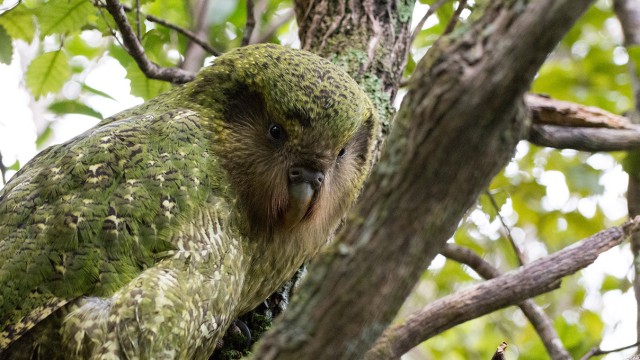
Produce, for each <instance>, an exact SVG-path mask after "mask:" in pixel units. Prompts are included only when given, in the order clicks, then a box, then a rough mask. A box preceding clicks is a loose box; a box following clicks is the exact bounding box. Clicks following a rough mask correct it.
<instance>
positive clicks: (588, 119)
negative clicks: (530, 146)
mask: <svg viewBox="0 0 640 360" xmlns="http://www.w3.org/2000/svg"><path fill="white" fill-rule="evenodd" d="M524 99H525V104H526V105H527V107H528V108H529V110H530V111H531V118H532V120H533V122H534V123H537V124H549V125H562V126H573V127H606V128H611V129H624V128H627V127H628V126H629V125H631V121H630V120H629V119H628V118H626V117H624V116H619V115H615V114H612V113H610V112H608V111H605V110H602V109H600V108H597V107H593V106H585V105H580V104H576V103H572V102H569V101H562V100H557V99H552V98H550V97H548V96H543V95H538V94H531V93H529V94H526V95H525V97H524Z"/></svg>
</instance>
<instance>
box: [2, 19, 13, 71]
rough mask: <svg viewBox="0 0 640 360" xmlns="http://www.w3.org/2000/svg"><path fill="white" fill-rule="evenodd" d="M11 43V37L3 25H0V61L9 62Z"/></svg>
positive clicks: (11, 52)
mask: <svg viewBox="0 0 640 360" xmlns="http://www.w3.org/2000/svg"><path fill="white" fill-rule="evenodd" d="M12 55H13V44H12V41H11V37H10V36H9V34H8V33H7V30H5V28H4V27H3V26H0V63H2V64H11V57H12Z"/></svg>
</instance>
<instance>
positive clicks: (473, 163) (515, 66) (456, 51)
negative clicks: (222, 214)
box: [256, 0, 592, 359]
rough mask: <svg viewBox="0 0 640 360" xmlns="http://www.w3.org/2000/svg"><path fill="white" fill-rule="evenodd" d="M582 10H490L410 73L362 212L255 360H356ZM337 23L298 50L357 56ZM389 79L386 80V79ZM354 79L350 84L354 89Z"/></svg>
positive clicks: (488, 169) (507, 6) (499, 152)
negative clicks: (336, 44)
mask: <svg viewBox="0 0 640 360" xmlns="http://www.w3.org/2000/svg"><path fill="white" fill-rule="evenodd" d="M591 2H592V1H591V0H564V1H559V0H538V1H534V2H527V1H508V0H505V1H494V2H491V3H490V5H489V6H488V8H487V9H486V10H485V12H484V14H483V15H482V16H481V17H480V18H479V19H478V20H477V21H475V22H474V23H473V24H472V25H471V26H469V27H468V28H466V29H465V30H464V31H461V32H454V33H453V34H452V35H450V36H447V37H445V38H442V39H440V41H439V42H438V43H437V44H436V45H434V46H433V47H432V48H431V49H430V51H429V52H428V54H427V55H426V56H425V58H424V59H423V60H422V61H421V62H420V63H419V64H418V66H417V67H416V71H415V72H414V75H413V78H412V80H411V82H410V84H409V90H408V93H407V95H406V97H405V99H404V101H403V104H402V106H401V110H400V112H399V114H398V117H397V120H396V122H395V125H394V128H393V131H392V133H391V134H390V136H389V141H388V146H387V148H386V149H385V151H384V152H383V155H382V158H381V160H380V161H379V163H378V165H377V166H376V168H375V170H374V172H373V174H372V176H371V179H370V181H369V182H368V185H367V186H366V188H365V190H364V191H363V194H362V199H361V201H360V203H359V205H358V206H357V208H356V209H355V210H354V211H353V212H352V214H351V215H350V217H349V218H348V220H347V223H346V224H345V226H344V227H343V229H344V231H343V232H342V233H341V234H340V235H339V237H338V241H337V243H336V244H335V246H333V247H332V248H331V249H329V250H328V251H327V252H326V253H325V254H324V255H323V256H322V257H320V258H319V259H318V261H317V262H315V263H314V264H312V266H311V267H310V276H309V278H308V279H307V281H306V282H305V283H303V285H302V287H301V291H300V296H298V298H297V299H294V302H293V303H292V305H291V307H290V308H289V309H288V311H287V312H286V313H285V314H284V316H283V317H282V318H281V319H280V321H279V323H278V324H277V325H276V327H275V329H274V330H273V331H271V332H270V333H269V334H268V335H267V336H266V337H265V338H264V339H263V342H262V346H261V347H259V349H258V350H257V352H256V356H257V357H259V358H267V359H275V358H277V359H306V358H313V359H357V358H361V357H362V356H363V355H364V353H365V352H366V351H367V350H368V349H369V348H370V347H371V345H372V344H373V342H374V341H375V340H376V338H377V337H378V336H379V335H380V334H381V332H382V331H383V330H384V329H385V328H386V327H387V326H388V325H389V323H390V322H391V320H392V319H393V317H394V316H395V314H396V312H397V310H398V308H399V307H400V305H401V304H402V302H403V301H404V299H405V298H406V296H407V295H408V294H409V292H410V291H411V288H412V287H413V286H414V284H415V283H416V281H417V280H418V278H419V276H420V274H422V272H423V270H424V269H425V268H426V266H427V265H428V264H429V263H430V261H431V260H432V259H433V257H434V256H435V255H436V254H437V253H438V252H439V251H440V249H441V247H442V246H443V244H444V243H445V241H446V239H447V238H449V237H450V236H451V235H452V234H453V231H454V230H455V228H456V225H457V223H458V221H459V219H460V218H461V216H462V215H463V213H464V212H465V211H466V209H468V207H469V206H471V205H472V204H473V203H474V201H475V199H476V198H477V196H478V194H479V193H480V192H481V191H482V190H484V189H485V188H486V187H487V185H488V184H489V182H490V180H491V178H492V177H493V176H494V175H495V174H496V173H497V172H498V171H499V170H500V169H501V168H502V167H503V166H504V165H505V164H506V162H507V161H508V159H509V158H510V156H511V154H512V153H513V150H514V147H515V144H516V143H517V141H518V140H519V139H520V138H521V137H522V133H523V130H524V129H525V128H526V123H525V120H524V119H525V118H526V116H525V114H524V111H523V110H522V109H523V108H522V96H523V94H524V92H525V91H526V90H527V89H528V87H529V85H530V82H531V80H532V79H533V76H534V75H535V73H536V71H537V70H538V68H539V67H540V65H541V64H542V63H543V61H544V60H545V58H546V56H547V54H548V53H549V52H550V51H551V50H552V49H553V48H554V46H555V45H556V44H557V42H558V41H559V40H560V38H561V37H562V35H563V34H564V33H565V32H566V31H567V30H568V29H569V27H570V26H571V25H572V24H573V22H574V21H575V19H576V18H577V17H578V16H579V15H580V14H582V12H583V11H584V10H585V9H586V8H587V7H588V6H589V5H590V4H591ZM354 3H355V2H354ZM315 4H316V3H313V4H312V8H311V9H309V8H308V7H304V6H302V7H301V6H300V4H299V5H298V8H297V9H298V10H297V14H298V20H299V22H300V23H301V26H300V28H301V31H303V32H302V33H303V34H304V33H305V32H304V31H305V29H306V31H307V32H310V31H312V30H313V29H312V28H306V27H305V25H302V24H303V23H304V19H305V18H307V17H308V16H311V18H314V16H315V15H314V14H316V12H315V10H314V9H317V8H316V7H313V6H316V5H315ZM320 4H321V5H324V6H326V7H327V8H325V9H324V11H329V10H328V9H331V10H330V11H333V12H332V13H338V14H340V8H339V6H338V8H337V9H336V8H332V6H335V4H333V3H326V2H321V3H320ZM392 4H395V2H393V3H392ZM307 5H308V4H307ZM342 5H344V3H342ZM349 5H352V4H349ZM318 6H320V5H318ZM354 6H359V5H357V4H355V5H354ZM392 6H395V5H391V4H383V3H381V2H374V1H368V2H365V3H364V4H363V5H362V7H364V9H365V13H367V12H366V9H367V8H368V9H373V10H374V11H372V12H369V14H371V15H370V16H374V17H375V16H376V15H379V14H386V13H388V12H389V11H388V10H387V9H389V8H391V7H392ZM343 8H344V7H343ZM346 8H347V9H353V8H351V7H346ZM376 9H377V10H376ZM370 16H367V17H364V19H369V18H370ZM301 18H302V19H303V21H301ZM342 18H343V19H342V20H338V21H336V20H335V19H336V18H335V17H329V18H328V19H326V20H323V19H322V18H320V19H319V20H317V22H316V23H317V24H320V25H318V26H321V25H323V26H327V27H328V29H332V25H333V24H336V30H331V31H325V32H323V34H327V35H325V36H323V37H320V38H319V37H318V36H311V37H310V39H309V40H304V41H303V44H304V45H305V46H306V47H310V48H311V49H315V47H314V46H318V47H319V48H320V50H319V51H320V52H322V51H323V50H322V49H323V48H324V47H326V46H328V44H332V43H333V41H334V39H336V38H335V37H336V36H337V38H338V39H342V47H338V48H337V49H339V50H340V51H338V52H337V54H338V55H336V57H338V58H339V57H340V56H341V55H340V54H343V55H344V54H345V51H346V52H347V53H348V52H349V51H350V46H351V45H353V44H358V42H357V39H358V37H357V35H358V33H357V31H356V30H358V29H359V27H358V28H353V27H351V26H348V23H347V24H341V22H342V21H348V19H350V16H347V15H342ZM359 19H363V17H359ZM371 24H373V26H374V27H375V26H380V23H379V22H376V21H371ZM362 27H365V28H366V27H367V26H365V25H362ZM338 29H346V30H338ZM383 29H384V28H383ZM339 31H340V32H339ZM342 31H345V32H348V31H351V33H343V32H342ZM387 31H388V29H387ZM378 34H381V35H380V36H384V35H386V34H387V32H385V31H381V32H378ZM380 36H379V38H378V40H375V39H374V40H371V41H368V42H367V51H364V52H361V53H360V54H361V55H363V54H366V55H367V57H366V59H367V60H364V61H363V62H361V64H362V65H363V66H361V68H360V71H362V69H364V71H365V72H366V71H367V70H368V69H371V68H372V66H373V65H372V64H373V61H376V60H375V59H377V56H376V57H370V56H369V55H370V54H372V53H373V54H375V49H376V48H377V46H378V44H380V42H381V39H382V37H380ZM301 38H304V36H301ZM310 44H311V45H310ZM314 44H316V45H314ZM371 49H374V50H373V51H372V50H371ZM334 51H335V50H334ZM370 59H374V60H370ZM396 60H397V59H396ZM403 62H404V61H401V62H400V64H401V63H403ZM390 70H391V72H389V70H386V71H385V73H391V74H393V68H391V69H390ZM360 71H358V72H352V74H353V75H355V76H356V77H362V76H363V74H365V73H361V72H360ZM398 71H399V70H398ZM365 76H366V75H365ZM387 83H388V84H390V85H391V86H393V84H394V81H381V82H379V84H381V85H382V88H383V89H384V90H385V93H386V94H390V95H391V97H392V95H393V94H394V91H393V90H392V89H388V88H386V87H385V85H384V84H387ZM376 93H377V92H374V93H373V94H374V96H375V94H376ZM345 309H348V311H345Z"/></svg>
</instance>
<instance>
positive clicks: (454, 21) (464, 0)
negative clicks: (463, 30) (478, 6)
mask: <svg viewBox="0 0 640 360" xmlns="http://www.w3.org/2000/svg"><path fill="white" fill-rule="evenodd" d="M466 6H467V0H461V1H460V2H459V3H458V7H457V8H456V11H455V13H453V16H452V17H451V20H449V23H448V24H447V27H446V29H444V33H443V35H444V34H448V33H450V32H452V31H453V29H455V27H456V24H457V23H458V19H460V14H462V10H464V8H465V7H466Z"/></svg>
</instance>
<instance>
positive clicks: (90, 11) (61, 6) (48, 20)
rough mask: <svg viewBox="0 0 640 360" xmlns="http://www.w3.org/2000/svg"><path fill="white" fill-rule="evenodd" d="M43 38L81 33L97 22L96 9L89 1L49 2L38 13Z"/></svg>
mask: <svg viewBox="0 0 640 360" xmlns="http://www.w3.org/2000/svg"><path fill="white" fill-rule="evenodd" d="M37 16H38V21H39V22H40V30H41V34H40V36H41V37H44V36H46V35H51V34H69V33H75V32H79V31H80V30H81V29H82V27H83V26H84V25H86V24H88V23H89V22H92V21H94V20H95V9H94V7H93V5H91V2H90V1H88V0H56V1H49V2H48V3H46V4H45V5H44V6H42V7H40V8H39V9H38V11H37Z"/></svg>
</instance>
